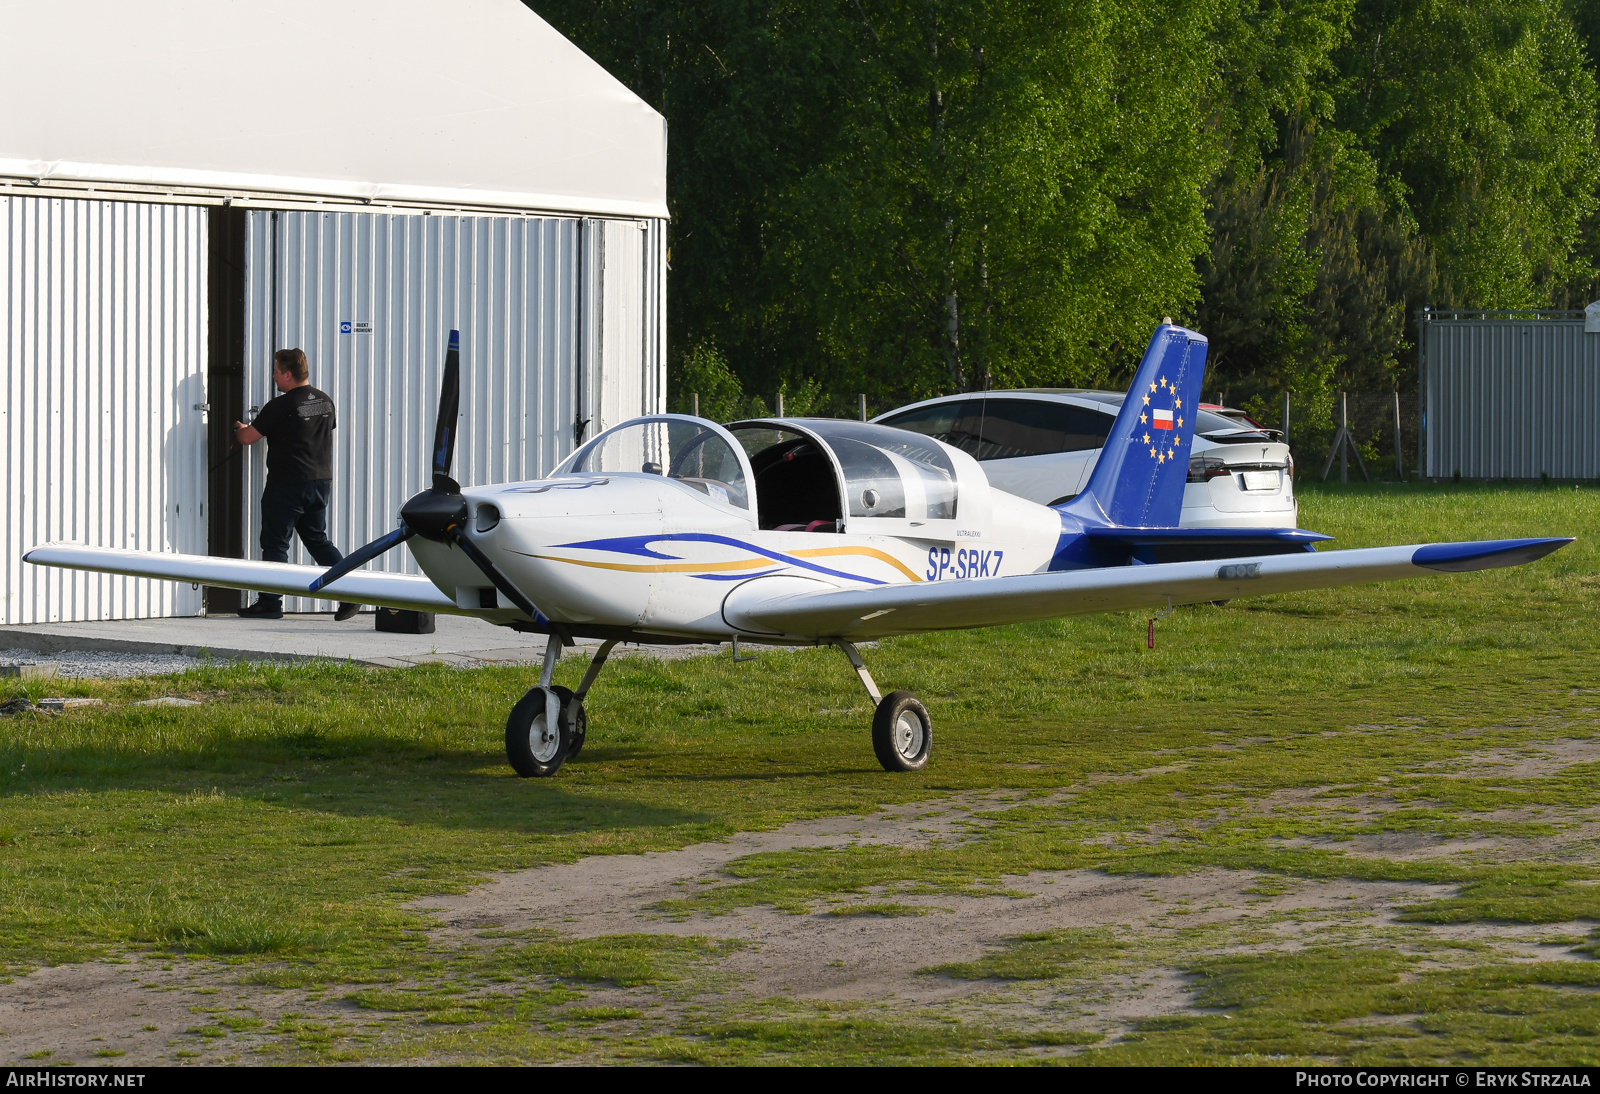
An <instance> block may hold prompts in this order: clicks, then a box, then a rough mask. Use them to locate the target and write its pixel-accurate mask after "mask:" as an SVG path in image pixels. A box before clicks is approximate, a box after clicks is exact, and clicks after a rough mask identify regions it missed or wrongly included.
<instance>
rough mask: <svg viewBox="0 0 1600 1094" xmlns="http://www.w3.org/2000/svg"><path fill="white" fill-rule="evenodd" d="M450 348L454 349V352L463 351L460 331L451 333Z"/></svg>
mask: <svg viewBox="0 0 1600 1094" xmlns="http://www.w3.org/2000/svg"><path fill="white" fill-rule="evenodd" d="M450 348H451V349H453V350H457V351H459V350H460V349H461V332H460V331H458V330H453V331H451V332H450Z"/></svg>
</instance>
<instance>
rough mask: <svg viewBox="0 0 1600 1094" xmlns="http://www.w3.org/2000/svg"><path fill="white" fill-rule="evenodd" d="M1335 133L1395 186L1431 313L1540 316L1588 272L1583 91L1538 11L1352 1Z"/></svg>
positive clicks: (1564, 42) (1591, 119) (1570, 34)
mask: <svg viewBox="0 0 1600 1094" xmlns="http://www.w3.org/2000/svg"><path fill="white" fill-rule="evenodd" d="M1338 63H1339V66H1340V71H1341V74H1342V80H1341V82H1340V86H1339V88H1338V92H1337V104H1338V105H1337V109H1336V111H1335V115H1334V116H1335V119H1336V120H1337V122H1338V124H1339V125H1340V126H1341V127H1342V128H1344V129H1347V130H1348V131H1349V132H1351V133H1352V134H1353V136H1354V137H1355V139H1356V140H1357V141H1358V142H1359V144H1360V145H1361V147H1363V148H1365V149H1367V150H1368V151H1369V152H1370V153H1371V155H1372V157H1373V159H1374V160H1375V162H1376V164H1377V167H1378V170H1379V171H1380V172H1381V173H1382V174H1383V175H1385V176H1387V177H1389V178H1392V179H1394V180H1396V181H1397V182H1398V183H1399V184H1400V185H1401V187H1402V193H1403V195H1404V199H1405V201H1406V204H1407V206H1408V207H1409V209H1410V210H1411V212H1412V214H1413V215H1414V216H1415V217H1416V220H1417V224H1418V226H1419V227H1420V229H1421V231H1422V232H1423V234H1424V235H1425V236H1426V237H1427V239H1428V241H1429V243H1430V246H1431V247H1432V249H1433V251H1434V253H1435V254H1436V256H1437V259H1438V267H1439V293H1440V297H1439V299H1438V300H1436V301H1435V303H1440V304H1444V305H1447V306H1461V307H1489V308H1522V307H1541V306H1548V305H1549V303H1550V302H1551V300H1552V299H1555V298H1558V297H1562V296H1564V295H1565V293H1566V289H1567V286H1569V285H1571V284H1573V283H1575V282H1576V283H1584V282H1587V281H1589V280H1590V279H1591V278H1592V277H1593V270H1592V269H1591V268H1590V267H1589V264H1588V262H1587V260H1586V259H1585V256H1584V254H1583V251H1582V250H1581V248H1580V243H1581V238H1582V228H1583V225H1584V222H1585V220H1586V219H1587V218H1588V217H1589V216H1590V215H1591V214H1592V213H1593V212H1594V210H1595V206H1596V200H1595V174H1596V168H1597V166H1600V160H1597V156H1596V149H1595V78H1594V72H1593V67H1592V65H1591V64H1590V63H1589V61H1588V59H1587V58H1586V57H1585V55H1584V52H1583V48H1582V46H1581V44H1580V41H1579V38H1578V35H1577V33H1576V31H1575V30H1574V28H1573V25H1572V21H1571V19H1570V18H1569V17H1568V16H1567V15H1566V14H1565V13H1564V12H1563V11H1562V10H1561V9H1560V8H1559V7H1556V6H1554V5H1551V4H1548V3H1544V2H1542V0H1498V2H1493V3H1489V2H1483V0H1362V2H1361V3H1360V5H1359V6H1358V8H1357V11H1356V17H1355V20H1354V22H1353V35H1352V38H1351V41H1350V42H1349V44H1348V45H1347V46H1346V47H1345V48H1344V49H1343V50H1341V52H1340V55H1339V57H1338Z"/></svg>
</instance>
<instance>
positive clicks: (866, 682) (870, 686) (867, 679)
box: [833, 638, 883, 703]
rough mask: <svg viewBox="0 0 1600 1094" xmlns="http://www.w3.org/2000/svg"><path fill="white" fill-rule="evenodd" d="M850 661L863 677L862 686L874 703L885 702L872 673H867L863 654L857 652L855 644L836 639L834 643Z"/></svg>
mask: <svg viewBox="0 0 1600 1094" xmlns="http://www.w3.org/2000/svg"><path fill="white" fill-rule="evenodd" d="M833 644H834V645H836V646H838V647H839V649H840V650H841V651H842V652H843V653H844V655H845V656H846V657H848V658H849V659H850V667H851V668H853V669H855V670H856V675H857V676H859V677H861V685H862V686H863V687H865V688H866V689H867V694H868V695H870V696H872V701H873V702H874V703H881V702H883V696H882V695H881V694H880V693H879V692H878V685H877V684H876V683H874V682H873V679H872V673H870V672H868V671H867V663H866V662H865V661H863V660H861V654H860V653H858V652H857V651H856V647H855V643H854V642H846V641H845V640H844V639H842V638H836V639H834V642H833Z"/></svg>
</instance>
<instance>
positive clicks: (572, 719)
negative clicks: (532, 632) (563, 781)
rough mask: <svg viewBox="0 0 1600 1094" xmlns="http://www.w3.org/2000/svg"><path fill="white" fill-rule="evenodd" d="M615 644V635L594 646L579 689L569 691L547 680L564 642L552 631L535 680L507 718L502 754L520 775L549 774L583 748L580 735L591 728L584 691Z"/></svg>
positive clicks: (547, 776) (582, 739)
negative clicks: (584, 704) (587, 669)
mask: <svg viewBox="0 0 1600 1094" xmlns="http://www.w3.org/2000/svg"><path fill="white" fill-rule="evenodd" d="M616 644H617V643H616V642H615V641H614V640H613V641H610V642H606V643H604V644H603V645H601V647H600V648H599V649H598V650H596V651H595V655H594V660H592V661H590V662H589V671H588V672H586V673H584V674H583V682H582V683H580V684H579V685H578V690H577V691H572V690H570V689H568V688H564V687H561V686H560V685H558V684H552V683H551V682H550V678H551V676H553V675H554V674H555V671H556V662H557V661H559V660H561V649H562V646H563V645H564V643H563V642H562V639H561V636H560V635H555V634H552V635H551V636H550V642H549V644H548V645H547V646H545V650H544V668H543V669H542V670H540V673H539V683H538V684H536V685H535V686H533V687H531V688H529V689H528V692H527V694H526V695H524V696H523V697H522V699H521V700H520V701H519V702H518V703H517V705H516V706H514V707H512V708H511V715H510V717H508V718H507V719H506V759H508V760H510V761H511V767H512V769H513V770H515V771H516V773H517V774H518V775H520V776H522V777H523V778H524V779H545V778H549V777H550V776H551V775H554V774H555V773H556V772H557V771H560V770H561V765H562V764H564V763H565V762H567V761H568V760H570V759H572V758H573V757H574V756H576V755H577V754H578V753H579V752H580V751H582V750H583V742H584V738H585V737H587V736H588V732H589V716H588V714H587V712H585V711H584V709H583V697H584V696H585V695H588V694H589V689H590V688H591V687H593V686H594V682H595V680H596V679H597V678H598V677H599V676H600V670H601V668H603V667H604V666H605V663H606V658H608V657H610V656H611V649H612V647H613V646H615V645H616Z"/></svg>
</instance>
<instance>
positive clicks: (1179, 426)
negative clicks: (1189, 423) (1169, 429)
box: [1178, 418, 1183, 429]
mask: <svg viewBox="0 0 1600 1094" xmlns="http://www.w3.org/2000/svg"><path fill="white" fill-rule="evenodd" d="M1178 428H1179V429H1182V428H1183V419H1182V418H1179V419H1178Z"/></svg>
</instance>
